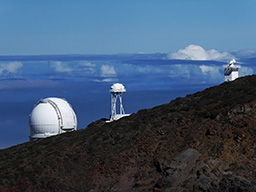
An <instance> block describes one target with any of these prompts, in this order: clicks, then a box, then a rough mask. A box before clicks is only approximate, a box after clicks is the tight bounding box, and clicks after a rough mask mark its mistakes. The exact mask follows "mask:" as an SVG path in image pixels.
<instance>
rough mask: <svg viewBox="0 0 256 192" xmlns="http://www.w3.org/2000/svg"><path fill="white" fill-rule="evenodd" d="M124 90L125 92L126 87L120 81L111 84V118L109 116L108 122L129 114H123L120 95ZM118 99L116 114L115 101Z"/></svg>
mask: <svg viewBox="0 0 256 192" xmlns="http://www.w3.org/2000/svg"><path fill="white" fill-rule="evenodd" d="M125 92H126V89H125V87H124V86H123V85H122V84H121V83H115V84H113V85H112V86H111V88H110V93H111V118H110V122H111V121H115V120H118V119H120V118H122V117H125V116H129V115H130V114H125V112H124V107H123V103H122V95H123V93H125ZM118 100H119V105H120V111H119V114H117V110H116V103H117V101H118Z"/></svg>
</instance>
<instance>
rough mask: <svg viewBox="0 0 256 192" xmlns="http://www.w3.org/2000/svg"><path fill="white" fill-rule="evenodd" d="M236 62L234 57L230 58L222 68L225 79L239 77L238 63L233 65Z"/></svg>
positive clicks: (230, 79)
mask: <svg viewBox="0 0 256 192" xmlns="http://www.w3.org/2000/svg"><path fill="white" fill-rule="evenodd" d="M235 63H236V60H235V59H232V60H231V61H230V62H229V63H228V65H227V66H225V68H224V75H225V81H234V80H235V79H236V78H238V77H239V74H238V70H239V68H240V67H241V66H240V65H234V64H235Z"/></svg>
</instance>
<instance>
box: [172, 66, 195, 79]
mask: <svg viewBox="0 0 256 192" xmlns="http://www.w3.org/2000/svg"><path fill="white" fill-rule="evenodd" d="M190 71H191V66H188V65H181V64H175V65H172V66H171V70H170V71H169V76H170V77H171V78H178V77H182V78H190Z"/></svg>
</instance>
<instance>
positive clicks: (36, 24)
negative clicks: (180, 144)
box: [0, 0, 256, 55]
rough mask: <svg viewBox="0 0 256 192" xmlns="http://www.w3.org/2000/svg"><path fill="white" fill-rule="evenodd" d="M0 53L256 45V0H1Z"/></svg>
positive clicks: (60, 52)
mask: <svg viewBox="0 0 256 192" xmlns="http://www.w3.org/2000/svg"><path fill="white" fill-rule="evenodd" d="M0 23H1V30H0V55H38V54H39V55H41V54H91V53H93V54H97V53H98V54H113V53H136V52H146V53H155V52H164V53H167V52H173V51H177V50H179V49H181V48H184V47H186V46H187V45H190V44H199V45H201V46H203V47H204V48H205V49H212V48H213V49H217V50H220V51H229V50H233V49H235V50H236V49H239V50H240V49H252V48H255V44H256V38H255V34H256V1H254V0H244V1H242V0H225V1H220V0H172V1H167V0H160V1H155V0H154V1H153V0H147V1H146V0H140V1H135V0H130V1H117V0H109V1H103V0H95V1H88V0H83V1H82V0H81V1H80V0H75V1H67V0H61V1H60V0H55V1H50V0H45V1H32V0H23V1H20V0H8V1H5V0H1V1H0Z"/></svg>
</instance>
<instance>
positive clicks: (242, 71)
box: [239, 66, 253, 77]
mask: <svg viewBox="0 0 256 192" xmlns="http://www.w3.org/2000/svg"><path fill="white" fill-rule="evenodd" d="M252 74H253V69H252V68H250V67H245V66H242V67H241V68H240V70H239V76H240V77H242V76H246V75H252Z"/></svg>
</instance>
